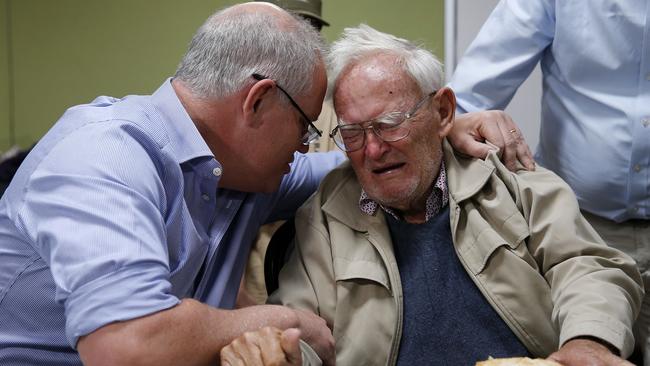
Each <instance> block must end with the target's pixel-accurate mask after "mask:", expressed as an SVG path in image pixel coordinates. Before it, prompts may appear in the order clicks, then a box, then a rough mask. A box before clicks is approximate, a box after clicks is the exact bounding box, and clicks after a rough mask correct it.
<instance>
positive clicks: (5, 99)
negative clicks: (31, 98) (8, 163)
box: [0, 0, 13, 151]
mask: <svg viewBox="0 0 650 366" xmlns="http://www.w3.org/2000/svg"><path fill="white" fill-rule="evenodd" d="M8 5H9V0H0V151H3V150H5V149H6V148H8V147H9V146H11V144H12V143H13V141H12V140H11V138H12V135H13V134H12V131H11V129H10V128H11V125H10V124H9V121H10V119H11V117H10V113H11V106H12V103H11V102H10V97H9V90H10V84H9V55H10V53H9V44H8V43H7V41H8V38H9V34H8V32H7V30H8V29H9V27H10V25H11V23H9V14H8V11H7V6H8Z"/></svg>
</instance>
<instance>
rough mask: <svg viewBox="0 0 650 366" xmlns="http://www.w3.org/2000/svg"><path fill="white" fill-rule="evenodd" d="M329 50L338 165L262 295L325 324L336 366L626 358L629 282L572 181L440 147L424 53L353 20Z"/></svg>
mask: <svg viewBox="0 0 650 366" xmlns="http://www.w3.org/2000/svg"><path fill="white" fill-rule="evenodd" d="M330 57H331V61H332V62H331V74H330V89H329V90H330V91H331V92H332V94H333V101H334V106H335V109H336V113H337V115H338V117H339V125H338V126H337V128H335V129H334V131H332V136H333V137H334V138H335V140H336V142H337V144H338V145H339V146H340V147H341V148H342V149H343V150H345V151H346V152H347V155H348V158H349V163H346V164H344V165H343V166H341V167H339V168H337V169H336V170H334V171H333V172H332V173H330V174H329V175H328V176H327V177H326V178H325V180H324V181H323V183H322V184H321V186H320V188H319V190H318V192H317V193H316V195H314V196H313V197H312V198H311V199H310V200H309V201H308V202H307V203H306V204H305V205H304V206H303V207H302V208H301V210H300V211H299V214H298V216H297V219H296V229H297V236H296V247H295V250H294V252H293V254H292V257H291V259H290V260H289V262H288V263H287V264H286V266H285V268H284V269H283V271H282V273H281V276H280V288H279V289H278V291H277V292H276V293H274V294H273V295H272V297H271V300H272V301H274V302H278V303H281V304H284V305H288V306H290V307H293V308H297V309H303V310H309V311H312V312H314V313H316V314H318V315H319V316H321V317H323V319H325V321H326V322H327V325H328V326H329V327H330V328H331V329H332V331H333V334H334V338H335V339H336V359H337V364H338V365H362V364H363V365H395V364H399V365H471V364H473V363H474V362H475V361H477V360H482V359H486V358H488V356H493V357H507V356H517V355H521V356H523V355H530V356H535V357H548V358H550V359H553V360H556V361H558V362H560V363H562V364H564V365H576V366H577V365H592V364H594V365H595V364H598V365H615V364H626V363H627V361H625V360H623V359H622V358H620V357H618V356H617V355H621V356H622V357H627V356H628V355H629V354H630V352H631V351H632V348H633V345H634V339H633V337H632V330H631V327H632V323H633V321H634V318H635V317H636V315H637V312H638V310H639V306H640V301H641V296H642V294H643V290H642V287H641V285H640V275H639V273H638V271H637V270H636V268H635V264H634V261H633V260H632V259H631V258H629V257H628V256H626V255H625V254H623V253H621V252H619V251H617V250H615V249H612V248H609V247H607V246H606V245H605V244H604V243H603V242H602V240H601V239H600V238H599V237H598V235H597V234H596V233H595V232H594V230H593V229H592V228H591V227H590V226H589V225H588V223H587V222H586V221H585V219H584V218H583V217H582V216H581V215H580V211H579V209H578V205H577V203H576V200H575V197H574V195H573V194H572V192H571V190H570V189H569V188H568V187H567V185H566V184H564V183H563V182H562V181H561V180H560V179H559V178H558V177H557V176H555V175H554V174H553V173H550V172H549V171H547V170H544V169H538V170H537V171H535V172H529V171H524V170H522V171H519V172H518V173H512V172H510V171H509V170H508V169H506V168H505V166H504V165H503V164H502V163H500V162H499V160H498V159H497V158H496V156H495V154H494V153H492V154H490V155H489V156H488V157H487V159H485V160H476V159H471V158H468V157H466V156H462V155H459V154H457V153H456V152H454V151H453V150H451V149H450V148H449V145H448V144H447V143H446V141H445V136H446V135H447V134H448V133H449V131H450V129H451V127H452V124H453V121H454V111H455V107H456V106H455V98H454V94H453V92H452V91H451V90H450V89H449V88H444V87H442V86H441V79H442V71H441V66H440V64H439V62H438V61H437V60H436V59H435V57H434V56H433V55H432V54H431V53H429V52H428V51H426V50H423V49H421V48H418V47H416V46H414V45H412V44H411V43H409V42H407V41H405V40H402V39H399V38H396V37H393V36H390V35H387V34H384V33H381V32H378V31H376V30H374V29H372V28H370V27H367V26H360V27H359V28H355V29H347V30H346V31H345V34H344V36H343V38H342V39H341V40H339V41H337V42H336V43H335V44H334V45H333V46H332V52H331V55H330ZM266 331H267V332H269V331H268V330H266ZM245 345H246V340H245V339H240V342H239V344H238V345H237V347H232V348H226V349H224V351H223V353H222V355H225V356H229V355H231V354H243V353H247V352H245V351H244V350H247V349H249V348H255V346H254V345H253V346H250V347H245ZM248 354H249V355H250V354H252V353H250V352H248Z"/></svg>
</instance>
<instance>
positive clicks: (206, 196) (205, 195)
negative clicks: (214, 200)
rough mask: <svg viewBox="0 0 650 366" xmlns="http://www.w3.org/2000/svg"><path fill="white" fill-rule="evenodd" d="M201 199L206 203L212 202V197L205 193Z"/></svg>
mask: <svg viewBox="0 0 650 366" xmlns="http://www.w3.org/2000/svg"><path fill="white" fill-rule="evenodd" d="M201 198H203V200H204V201H206V202H208V201H209V200H210V196H208V195H207V194H205V193H204V194H202V195H201Z"/></svg>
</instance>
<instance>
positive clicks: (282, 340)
mask: <svg viewBox="0 0 650 366" xmlns="http://www.w3.org/2000/svg"><path fill="white" fill-rule="evenodd" d="M285 332H286V331H285ZM299 338H300V332H299V331H298V330H296V329H294V330H293V331H290V330H288V334H287V335H284V333H283V332H281V331H280V330H279V329H277V328H273V327H264V328H261V329H259V330H257V331H254V332H246V333H244V334H243V335H241V336H239V337H238V338H236V339H234V340H233V341H232V342H231V343H230V344H229V345H227V346H226V347H224V348H222V349H221V352H220V355H219V356H220V359H221V364H222V365H231V366H240V365H249V366H263V365H269V366H284V365H301V364H302V357H301V353H300V345H299V342H298V341H299ZM285 348H286V350H287V351H285ZM285 352H286V353H285Z"/></svg>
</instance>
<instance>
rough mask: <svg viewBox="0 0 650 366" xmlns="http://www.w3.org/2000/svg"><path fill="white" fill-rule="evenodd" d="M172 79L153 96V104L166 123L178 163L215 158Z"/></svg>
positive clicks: (166, 81)
mask: <svg viewBox="0 0 650 366" xmlns="http://www.w3.org/2000/svg"><path fill="white" fill-rule="evenodd" d="M171 82H172V78H169V79H167V80H165V82H164V83H163V84H162V85H161V86H160V87H159V88H158V90H156V91H155V92H154V93H153V94H152V95H151V103H152V104H153V106H154V107H155V108H156V110H157V111H158V113H160V114H161V115H162V118H163V119H164V121H165V128H166V129H167V133H168V136H169V142H170V145H171V148H172V149H173V151H174V152H175V154H176V156H177V159H178V162H179V163H184V162H187V161H189V160H192V159H195V158H199V157H210V158H214V155H213V154H212V151H210V148H209V147H208V145H207V144H206V143H205V140H203V137H202V136H201V134H200V133H199V130H198V129H197V128H196V126H195V125H194V122H193V121H192V119H191V118H190V116H189V114H188V113H187V111H186V110H185V108H184V107H183V104H182V103H181V101H180V99H178V96H177V95H176V92H175V91H174V88H173V87H172V83H171Z"/></svg>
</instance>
